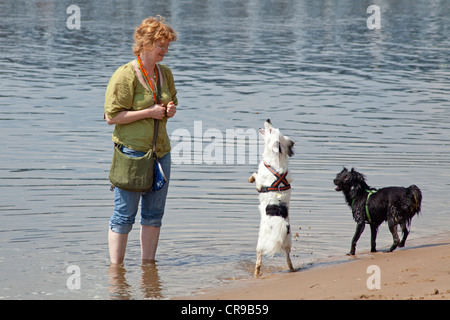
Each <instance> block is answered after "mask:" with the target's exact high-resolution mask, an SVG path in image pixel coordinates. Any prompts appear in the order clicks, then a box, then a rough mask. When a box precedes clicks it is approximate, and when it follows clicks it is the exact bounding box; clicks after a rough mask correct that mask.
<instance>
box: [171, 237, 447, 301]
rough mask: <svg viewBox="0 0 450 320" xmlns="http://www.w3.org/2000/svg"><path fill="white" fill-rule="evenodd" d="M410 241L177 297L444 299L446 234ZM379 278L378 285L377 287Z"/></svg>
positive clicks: (220, 298)
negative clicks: (393, 247) (402, 245)
mask: <svg viewBox="0 0 450 320" xmlns="http://www.w3.org/2000/svg"><path fill="white" fill-rule="evenodd" d="M415 243H420V244H415ZM415 243H414V242H412V243H411V244H410V246H408V243H407V247H406V248H401V249H398V250H396V251H394V252H391V253H386V252H377V253H370V252H365V253H358V252H357V255H356V256H354V258H348V260H344V258H343V261H344V262H336V263H330V264H328V265H325V266H316V267H314V266H313V267H311V268H307V269H301V268H300V270H298V271H296V272H283V273H278V274H266V275H262V276H261V277H260V278H258V279H252V280H248V281H246V280H244V281H242V282H239V283H233V284H232V285H230V286H226V287H223V288H218V289H215V290H211V291H209V292H205V293H203V294H198V295H194V296H190V297H183V298H180V299H193V300H198V299H200V300H298V299H313V300H334V299H343V300H354V299H376V300H383V299H388V300H390V299H414V300H416V299H417V300H422V299H424V300H449V299H450V237H449V236H448V235H444V236H440V237H439V238H436V239H427V240H424V241H420V242H418V241H416V242H415ZM263 263H264V261H263ZM369 266H378V267H379V269H378V271H373V270H368V268H369ZM378 275H379V277H378V278H377V276H378ZM378 280H379V281H378ZM378 283H379V289H377V288H376V285H377V284H378ZM368 286H370V287H372V289H369V288H368Z"/></svg>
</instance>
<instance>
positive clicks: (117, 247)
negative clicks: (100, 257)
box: [108, 229, 128, 264]
mask: <svg viewBox="0 0 450 320" xmlns="http://www.w3.org/2000/svg"><path fill="white" fill-rule="evenodd" d="M127 241H128V233H116V232H114V231H112V230H111V229H110V230H109V233H108V244H109V259H110V261H111V263H112V264H121V263H122V262H123V259H124V258H125V250H126V248H127Z"/></svg>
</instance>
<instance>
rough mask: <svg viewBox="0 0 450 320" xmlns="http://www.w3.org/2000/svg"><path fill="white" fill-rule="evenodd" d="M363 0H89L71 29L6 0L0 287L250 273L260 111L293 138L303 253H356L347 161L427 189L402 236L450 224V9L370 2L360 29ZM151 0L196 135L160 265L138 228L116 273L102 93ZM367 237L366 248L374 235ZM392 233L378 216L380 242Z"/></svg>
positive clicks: (175, 177)
mask: <svg viewBox="0 0 450 320" xmlns="http://www.w3.org/2000/svg"><path fill="white" fill-rule="evenodd" d="M371 4H373V2H371V1H367V2H366V1H356V0H355V1H336V2H327V1H314V2H311V1H234V0H230V1H184V0H178V1H177V0H174V1H170V2H164V4H152V3H151V2H149V1H133V2H132V3H116V4H115V5H114V6H111V5H108V4H106V3H102V2H89V3H86V4H80V5H79V6H80V9H81V30H69V29H68V28H67V27H66V20H67V18H68V17H69V16H70V15H69V14H66V9H67V4H65V3H62V2H60V1H39V2H38V1H3V2H2V3H1V4H0V25H1V27H0V48H1V49H0V50H1V55H0V70H1V73H0V84H1V85H0V136H1V146H2V150H3V152H2V153H1V154H0V241H1V246H0V298H3V299H147V298H148V299H168V298H171V297H174V296H180V295H189V294H191V293H195V292H201V291H202V290H204V289H207V288H211V287H216V286H220V285H223V284H225V283H228V282H230V281H233V280H236V279H239V280H240V279H248V278H250V277H251V274H252V269H253V264H254V259H255V252H254V250H255V246H256V239H257V233H258V226H259V213H258V210H257V206H258V196H257V193H256V191H255V189H254V185H250V184H249V183H248V182H247V178H248V176H249V175H250V174H251V172H253V171H254V170H256V168H257V164H256V163H255V161H252V160H251V159H254V158H251V156H252V155H253V151H254V149H252V148H251V147H250V145H251V146H255V145H257V144H258V143H259V142H260V141H259V138H258V136H257V134H254V133H256V130H257V128H259V127H261V126H262V124H263V121H264V120H265V119H267V118H270V119H272V122H273V123H274V125H275V126H277V127H279V128H280V129H281V130H282V132H283V133H285V134H286V135H288V136H289V137H290V138H292V139H293V140H295V141H296V145H295V146H296V155H295V156H294V157H293V158H292V159H291V162H290V170H291V172H292V173H293V174H294V178H295V181H294V182H293V190H292V200H291V207H290V216H291V225H292V230H293V235H294V238H293V252H292V255H293V262H294V264H295V266H296V267H299V268H306V267H309V266H310V265H311V264H313V265H315V264H318V263H320V261H323V260H325V259H329V258H330V257H334V256H336V257H343V256H344V254H345V253H346V252H348V250H349V244H350V240H351V237H352V235H353V232H354V228H355V224H354V222H353V221H352V218H351V214H350V210H349V209H348V207H347V206H346V205H345V203H344V199H343V196H342V194H340V193H337V192H336V191H334V186H333V183H332V180H333V178H334V177H335V175H336V173H337V172H339V171H340V170H341V169H342V167H343V166H347V167H349V168H350V167H353V166H354V167H356V168H357V169H358V170H359V171H361V172H363V173H364V174H366V176H367V179H368V183H369V185H371V186H373V187H382V186H387V185H403V186H407V185H410V184H412V183H414V184H417V185H418V186H419V187H420V188H421V189H422V192H423V195H424V198H423V204H422V208H423V210H422V214H421V216H419V217H415V218H414V219H413V222H412V232H411V234H410V239H420V238H422V237H430V236H433V235H435V234H438V233H444V232H449V229H450V215H449V214H448V210H447V208H448V207H449V205H450V200H449V197H448V196H447V189H448V187H449V185H450V179H449V178H450V130H449V129H450V112H449V111H450V103H449V99H448V98H449V89H450V80H449V79H450V77H449V76H450V69H449V65H450V62H449V56H450V55H449V53H450V50H449V48H450V43H449V40H448V34H450V30H449V29H450V26H449V19H448V16H450V6H449V5H448V2H447V1H445V0H442V1H414V2H413V3H412V2H410V1H388V2H380V3H378V5H379V6H380V8H381V29H380V30H368V29H367V26H366V20H367V18H368V17H369V16H370V14H367V13H366V9H367V7H368V6H369V5H371ZM375 4H377V2H376V1H375ZM158 13H159V14H162V15H163V16H166V17H167V20H168V22H170V23H171V24H172V26H173V27H174V28H175V29H176V30H177V31H178V33H179V41H177V42H176V43H174V44H173V46H172V48H171V49H170V52H169V54H168V55H166V58H165V60H164V63H166V64H167V65H169V66H170V67H171V68H172V71H173V73H174V76H175V81H176V85H177V89H178V99H179V103H180V105H179V108H178V113H177V115H176V117H175V118H174V119H172V120H171V121H170V122H169V132H170V134H171V135H172V136H173V137H175V136H177V137H178V135H176V134H178V133H180V132H184V133H189V135H188V136H187V138H188V140H187V141H188V145H190V146H191V152H190V153H188V154H187V157H188V158H187V159H185V160H186V161H184V163H180V162H181V161H178V162H176V161H175V162H176V163H174V164H173V167H172V181H171V186H170V191H169V196H168V200H167V205H166V214H165V217H164V220H163V224H164V225H163V229H162V232H161V238H160V245H159V249H158V255H157V259H158V262H157V264H156V266H146V267H141V265H140V259H139V257H140V248H139V239H138V238H139V232H138V229H139V226H138V225H135V227H134V230H133V231H132V232H131V234H130V240H129V245H128V250H127V257H126V261H125V266H124V268H122V269H115V270H110V269H109V263H108V253H107V249H108V248H107V241H106V234H107V222H108V219H109V217H110V215H111V213H112V208H113V194H112V193H111V192H110V191H109V183H108V180H107V176H108V170H109V164H110V159H111V155H112V143H111V132H112V127H110V126H108V125H106V124H105V123H104V121H103V120H102V114H103V103H104V92H105V88H106V84H107V82H108V80H109V77H110V76H111V75H112V73H113V72H114V70H115V69H116V68H117V67H118V66H120V65H122V64H124V63H126V62H128V61H130V60H131V59H133V57H132V52H131V45H132V33H133V30H134V27H135V26H136V25H137V24H139V22H140V21H141V20H142V19H143V18H145V17H146V16H148V15H155V14H158ZM199 125H201V127H200V126H199ZM238 129H242V130H244V131H246V132H247V133H249V137H248V140H247V148H246V149H245V151H238V149H237V148H236V150H234V151H235V153H234V154H232V153H231V150H232V149H233V148H234V147H235V142H234V141H229V140H228V141H225V137H226V133H227V130H231V131H233V130H234V131H233V132H237V131H236V130H238ZM180 130H183V131H180ZM208 130H209V131H208ZM208 132H209V133H211V132H215V133H216V136H217V134H219V135H220V134H221V135H222V136H223V138H224V142H226V146H224V148H223V156H222V158H220V157H219V158H218V159H219V160H221V159H222V160H223V161H217V162H216V163H213V164H210V163H205V161H204V160H205V159H206V158H205V155H207V154H208V152H206V151H205V150H209V149H207V148H208V146H211V143H212V140H211V139H209V140H208V138H206V136H207V133H208ZM201 137H203V139H201ZM179 143H180V141H179V140H176V139H173V141H172V146H173V147H176V146H177V145H178V144H179ZM236 143H237V142H236ZM226 147H228V148H226ZM248 153H249V154H248ZM227 156H228V157H230V159H232V160H229V161H226V159H227V158H226V157H227ZM180 157H181V156H180V155H178V158H177V155H176V154H173V155H172V158H173V159H175V160H177V159H178V160H181V158H180ZM239 157H241V158H239ZM242 157H244V162H243V163H242V162H240V161H239V159H242ZM199 159H200V160H199ZM369 237H370V235H369V232H367V231H366V233H364V234H363V236H362V238H361V239H360V241H359V244H358V248H357V250H358V251H361V252H364V251H367V250H369V249H370V244H369V242H370V240H369ZM390 243H391V236H390V233H389V231H388V228H387V226H386V225H382V226H381V227H380V232H379V238H378V247H379V248H387V247H388V246H389V245H390ZM69 266H78V267H79V270H80V272H81V274H80V278H79V279H80V280H81V282H80V283H79V285H80V286H79V289H78V288H75V289H74V290H70V289H69V287H70V283H69V286H68V285H67V281H68V280H69V278H70V276H71V274H69V273H67V268H68V267H69ZM284 270H285V265H284V258H283V257H281V256H280V257H275V258H272V259H265V260H264V261H263V272H285V271H284ZM70 279H71V278H70Z"/></svg>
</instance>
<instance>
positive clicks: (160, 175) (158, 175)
mask: <svg viewBox="0 0 450 320" xmlns="http://www.w3.org/2000/svg"><path fill="white" fill-rule="evenodd" d="M166 182H167V178H166V176H165V175H164V171H163V168H162V165H161V163H159V161H158V160H156V159H155V166H154V174H153V190H154V191H158V190H161V189H162V188H163V187H164V185H165V184H166Z"/></svg>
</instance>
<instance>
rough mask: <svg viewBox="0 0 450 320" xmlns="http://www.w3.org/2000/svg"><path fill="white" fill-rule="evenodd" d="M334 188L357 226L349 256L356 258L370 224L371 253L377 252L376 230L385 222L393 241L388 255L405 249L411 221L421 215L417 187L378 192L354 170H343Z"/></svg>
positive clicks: (394, 188) (337, 177)
mask: <svg viewBox="0 0 450 320" xmlns="http://www.w3.org/2000/svg"><path fill="white" fill-rule="evenodd" d="M334 184H335V185H336V191H342V192H343V193H344V196H345V200H346V201H347V204H348V205H349V206H350V208H351V209H352V213H353V219H354V220H355V221H356V223H357V225H356V231H355V235H354V236H353V239H352V246H351V249H350V252H349V253H348V254H349V255H354V254H355V249H356V243H357V242H358V239H359V237H360V236H361V234H362V233H363V231H364V227H365V224H366V223H368V224H370V231H371V250H370V251H371V252H376V251H377V250H376V239H377V231H378V227H379V226H380V224H381V223H383V221H386V220H387V222H388V226H389V230H390V231H391V233H392V237H393V238H394V243H393V244H392V246H391V248H390V249H389V252H391V251H394V250H395V248H397V246H399V247H404V246H405V242H406V238H407V237H408V234H409V230H408V227H410V225H411V219H412V217H413V216H414V215H415V214H416V213H417V214H418V213H419V212H420V205H421V202H422V192H421V191H420V189H419V188H418V187H417V186H415V185H412V186H410V187H408V188H403V187H387V188H382V189H379V190H377V189H374V188H371V187H369V186H368V185H367V183H366V180H365V177H364V175H363V174H361V173H359V172H357V171H355V170H354V169H352V170H351V171H348V170H347V169H346V168H344V169H343V170H342V171H341V172H339V173H338V174H337V175H336V179H334ZM397 225H400V226H401V228H402V232H403V239H402V240H401V241H400V238H399V237H398V234H397Z"/></svg>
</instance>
